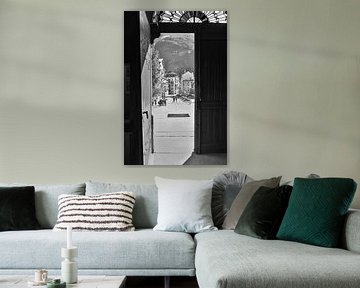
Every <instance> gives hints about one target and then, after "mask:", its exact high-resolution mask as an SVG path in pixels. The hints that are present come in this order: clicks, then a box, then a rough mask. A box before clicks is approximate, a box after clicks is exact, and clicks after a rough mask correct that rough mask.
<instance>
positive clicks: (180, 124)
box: [149, 100, 194, 165]
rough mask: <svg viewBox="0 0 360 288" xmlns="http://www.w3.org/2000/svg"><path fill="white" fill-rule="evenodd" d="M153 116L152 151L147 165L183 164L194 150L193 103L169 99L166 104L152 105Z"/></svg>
mask: <svg viewBox="0 0 360 288" xmlns="http://www.w3.org/2000/svg"><path fill="white" fill-rule="evenodd" d="M168 114H189V117H170V118H169V117H168ZM153 116H154V153H153V154H152V155H151V157H150V159H151V160H150V164H149V165H183V163H184V162H185V161H186V160H187V159H188V158H189V157H190V156H191V153H192V152H193V151H194V103H191V102H182V101H180V100H178V102H172V100H170V101H168V103H167V105H166V106H153Z"/></svg>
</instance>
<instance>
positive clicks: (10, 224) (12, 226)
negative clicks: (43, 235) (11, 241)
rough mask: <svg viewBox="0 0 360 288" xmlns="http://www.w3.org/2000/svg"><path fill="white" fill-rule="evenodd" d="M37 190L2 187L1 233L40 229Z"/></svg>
mask: <svg viewBox="0 0 360 288" xmlns="http://www.w3.org/2000/svg"><path fill="white" fill-rule="evenodd" d="M39 228H40V225H39V222H38V220H37V219H36V215H35V188H34V187H32V186H26V187H0V231H11V230H32V229H39Z"/></svg>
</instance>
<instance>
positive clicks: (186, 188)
mask: <svg viewBox="0 0 360 288" xmlns="http://www.w3.org/2000/svg"><path fill="white" fill-rule="evenodd" d="M155 182H156V186H157V187H158V199H159V213H158V217H157V224H156V226H155V227H154V230H161V231H177V232H188V233H198V232H204V231H211V230H215V229H217V228H216V227H214V223H213V220H212V217H211V191H212V187H213V180H179V179H165V178H161V177H155Z"/></svg>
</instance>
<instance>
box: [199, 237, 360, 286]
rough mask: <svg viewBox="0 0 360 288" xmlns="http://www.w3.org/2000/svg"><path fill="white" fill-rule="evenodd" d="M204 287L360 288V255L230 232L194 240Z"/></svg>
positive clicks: (201, 284)
mask: <svg viewBox="0 0 360 288" xmlns="http://www.w3.org/2000/svg"><path fill="white" fill-rule="evenodd" d="M195 242H196V245H197V248H196V257H195V268H196V276H197V280H198V283H199V287H200V288H215V287H216V288H225V287H226V288H237V287H242V288H246V287H249V288H250V287H251V288H260V287H261V288H263V287H274V288H304V287H312V288H318V287H319V288H320V287H322V288H323V287H327V288H338V287H342V288H346V287H349V288H350V287H358V285H359V283H360V273H359V271H360V254H358V253H353V252H350V251H347V250H343V249H336V248H324V247H317V246H312V245H307V244H301V243H297V242H290V241H281V240H261V239H257V238H253V237H249V236H245V235H239V234H236V233H234V232H233V231H229V230H221V231H214V232H206V233H201V234H198V235H196V236H195Z"/></svg>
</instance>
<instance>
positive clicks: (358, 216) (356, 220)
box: [342, 209, 360, 253]
mask: <svg viewBox="0 0 360 288" xmlns="http://www.w3.org/2000/svg"><path fill="white" fill-rule="evenodd" d="M342 246H343V248H345V249H347V250H349V251H353V252H357V253H360V210H355V209H354V210H349V212H348V214H347V215H346V219H345V223H344V232H343V245H342Z"/></svg>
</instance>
